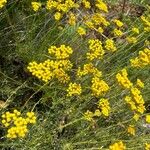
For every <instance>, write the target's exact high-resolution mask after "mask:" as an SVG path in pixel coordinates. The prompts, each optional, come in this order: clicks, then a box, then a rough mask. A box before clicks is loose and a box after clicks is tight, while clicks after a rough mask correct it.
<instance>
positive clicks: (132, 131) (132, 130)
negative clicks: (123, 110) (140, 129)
mask: <svg viewBox="0 0 150 150" xmlns="http://www.w3.org/2000/svg"><path fill="white" fill-rule="evenodd" d="M127 132H128V133H129V134H131V135H135V127H134V125H129V127H128V128H127Z"/></svg>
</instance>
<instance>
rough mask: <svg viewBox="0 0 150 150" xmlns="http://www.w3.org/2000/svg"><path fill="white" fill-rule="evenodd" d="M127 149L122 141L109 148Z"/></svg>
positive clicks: (114, 149)
mask: <svg viewBox="0 0 150 150" xmlns="http://www.w3.org/2000/svg"><path fill="white" fill-rule="evenodd" d="M125 149H126V146H125V145H124V143H123V142H122V141H120V142H116V143H114V144H112V145H110V146H109V150H125Z"/></svg>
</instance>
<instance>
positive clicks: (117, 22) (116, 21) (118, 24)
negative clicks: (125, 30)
mask: <svg viewBox="0 0 150 150" xmlns="http://www.w3.org/2000/svg"><path fill="white" fill-rule="evenodd" d="M113 22H114V23H115V24H116V25H117V26H118V27H122V26H123V22H121V21H120V20H118V19H115V20H113Z"/></svg>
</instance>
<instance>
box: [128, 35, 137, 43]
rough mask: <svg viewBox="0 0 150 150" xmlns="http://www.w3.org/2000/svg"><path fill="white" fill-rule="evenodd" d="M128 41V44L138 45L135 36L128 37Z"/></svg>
mask: <svg viewBox="0 0 150 150" xmlns="http://www.w3.org/2000/svg"><path fill="white" fill-rule="evenodd" d="M126 40H127V42H128V43H131V44H135V43H137V38H136V37H133V36H130V37H127V38H126Z"/></svg>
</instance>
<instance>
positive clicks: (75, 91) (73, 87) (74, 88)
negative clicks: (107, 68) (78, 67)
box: [67, 83, 82, 96]
mask: <svg viewBox="0 0 150 150" xmlns="http://www.w3.org/2000/svg"><path fill="white" fill-rule="evenodd" d="M67 92H68V94H67V96H72V95H80V94H81V92H82V89H81V85H80V84H77V83H70V84H69V87H68V89H67Z"/></svg>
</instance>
